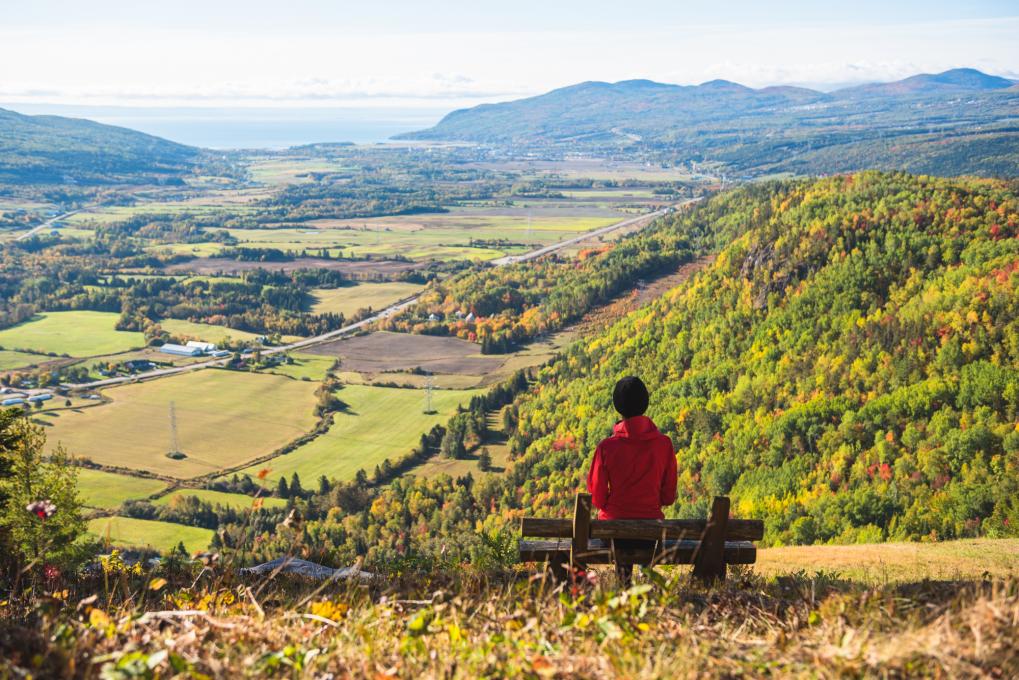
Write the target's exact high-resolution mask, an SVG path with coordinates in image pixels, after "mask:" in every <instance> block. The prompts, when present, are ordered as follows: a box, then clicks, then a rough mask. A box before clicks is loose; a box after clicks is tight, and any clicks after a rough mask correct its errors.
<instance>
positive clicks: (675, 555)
mask: <svg viewBox="0 0 1019 680" xmlns="http://www.w3.org/2000/svg"><path fill="white" fill-rule="evenodd" d="M592 533H593V532H592ZM570 547H571V541H570V540H569V539H565V540H563V539H559V540H550V541H529V540H528V541H524V540H522V541H520V544H519V555H520V561H522V562H562V561H568V560H569V558H570ZM699 547H700V541H691V540H666V541H665V542H664V544H663V545H662V546H661V548H662V549H661V550H659V551H658V552H657V553H656V552H655V551H654V550H649V549H627V550H617V551H616V555H615V557H618V558H621V559H623V560H624V561H627V562H634V563H641V562H651V561H654V562H655V563H656V564H693V560H694V556H695V555H696V553H697V549H698V548H699ZM724 555H725V561H726V563H727V564H753V563H754V562H756V561H757V547H756V546H755V545H754V544H753V543H751V542H750V541H726V543H725V553H724ZM578 557H579V558H581V559H582V560H583V561H584V562H586V563H588V564H608V563H611V562H613V561H614V560H613V555H612V549H611V542H610V541H608V540H603V539H597V538H593V539H591V540H590V541H589V542H588V549H587V551H586V552H585V553H584V554H583V555H579V556H578Z"/></svg>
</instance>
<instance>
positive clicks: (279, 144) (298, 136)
mask: <svg viewBox="0 0 1019 680" xmlns="http://www.w3.org/2000/svg"><path fill="white" fill-rule="evenodd" d="M0 108H7V109H11V110H13V111H17V112H18V113H25V114H30V115H37V114H51V115H57V116H68V117H72V118H88V119H90V120H94V121H97V122H100V123H106V124H108V125H119V126H121V127H126V128H131V129H132V130H138V131H140V132H146V133H148V134H150V135H156V136H157V137H163V138H164V139H169V140H172V141H175V142H180V143H181V144H189V145H191V146H200V147H204V148H209V149H254V148H262V149H282V148H286V147H289V146H297V145H301V144H314V143H316V142H355V143H358V144H370V143H375V142H384V141H386V140H388V139H389V138H390V137H392V136H393V135H397V134H400V133H402V132H411V131H414V130H420V129H423V128H427V127H431V126H432V125H434V124H435V123H437V122H438V121H439V119H440V118H442V116H443V115H445V114H446V113H448V109H437V108H431V109H423V108H368V107H359V108H355V107H351V108H303V109H301V108H211V107H210V108H204V107H174V108H170V107H113V106H72V105H56V104H15V105H10V106H7V105H4V104H0Z"/></svg>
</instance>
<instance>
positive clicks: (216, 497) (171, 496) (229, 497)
mask: <svg viewBox="0 0 1019 680" xmlns="http://www.w3.org/2000/svg"><path fill="white" fill-rule="evenodd" d="M188 497H194V498H197V499H198V500H201V501H204V502H206V503H209V504H211V505H222V506H224V507H227V508H233V509H235V510H244V509H246V508H250V507H252V503H254V501H255V499H254V498H253V497H252V496H245V495H244V494H240V493H226V492H224V491H212V490H211V489H178V490H176V491H172V492H170V493H168V494H166V495H165V496H160V497H159V498H157V499H156V500H155V501H153V505H157V506H159V505H172V504H173V503H174V502H175V501H176V500H177V499H178V498H188ZM260 498H261V501H262V505H263V507H266V508H282V507H285V506H286V504H287V502H286V500H284V499H282V498H273V497H271V496H264V495H263V496H261V497H260Z"/></svg>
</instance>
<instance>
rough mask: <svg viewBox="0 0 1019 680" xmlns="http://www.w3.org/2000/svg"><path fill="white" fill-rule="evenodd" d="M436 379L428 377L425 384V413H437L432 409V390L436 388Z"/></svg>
mask: <svg viewBox="0 0 1019 680" xmlns="http://www.w3.org/2000/svg"><path fill="white" fill-rule="evenodd" d="M434 381H435V379H434V378H432V376H428V380H427V381H426V382H425V413H435V410H434V409H432V390H433V389H434V387H435V382H434Z"/></svg>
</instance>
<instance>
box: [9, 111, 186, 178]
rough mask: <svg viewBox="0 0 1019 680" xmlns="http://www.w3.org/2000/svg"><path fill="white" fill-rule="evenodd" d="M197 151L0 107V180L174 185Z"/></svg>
mask: <svg viewBox="0 0 1019 680" xmlns="http://www.w3.org/2000/svg"><path fill="white" fill-rule="evenodd" d="M200 153H201V152H200V151H199V150H198V149H195V148H193V147H189V146H184V145H183V144H177V143H175V142H170V141H167V140H165V139H161V138H159V137H153V136H151V135H147V134H144V133H141V132H135V131H134V130H128V129H126V128H121V127H115V126H112V125H102V124H100V123H95V122H93V121H90V120H83V119H80V118H64V117H61V116H26V115H22V114H20V113H15V112H14V111H8V110H6V109H0V182H8V183H39V184H48V183H78V184H106V183H110V182H129V183H147V182H177V181H180V180H179V176H180V174H181V173H182V172H184V171H185V170H187V168H188V167H190V165H191V164H192V163H193V162H194V161H195V160H196V159H197V157H198V156H199V154H200Z"/></svg>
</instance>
